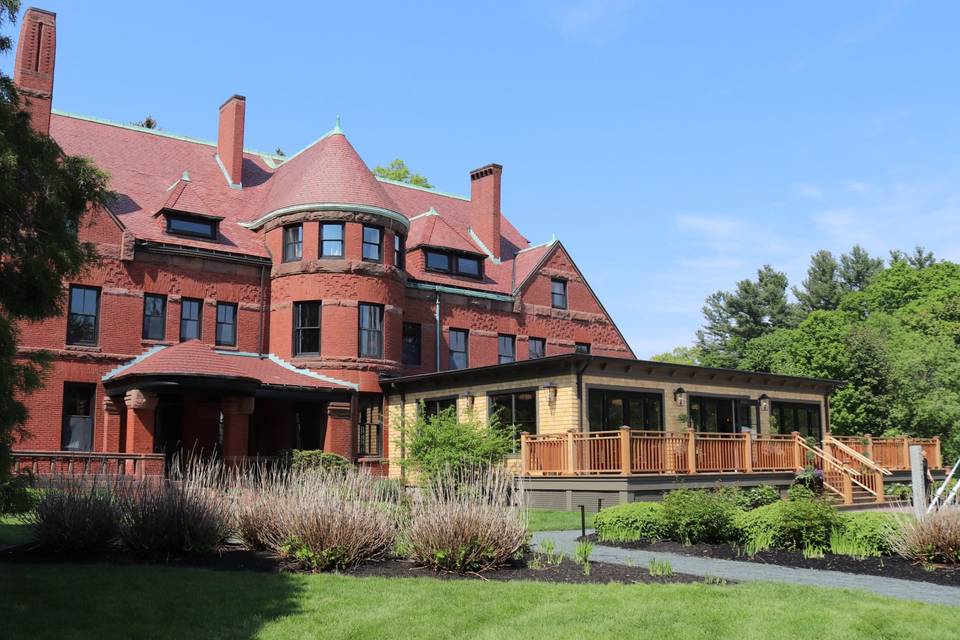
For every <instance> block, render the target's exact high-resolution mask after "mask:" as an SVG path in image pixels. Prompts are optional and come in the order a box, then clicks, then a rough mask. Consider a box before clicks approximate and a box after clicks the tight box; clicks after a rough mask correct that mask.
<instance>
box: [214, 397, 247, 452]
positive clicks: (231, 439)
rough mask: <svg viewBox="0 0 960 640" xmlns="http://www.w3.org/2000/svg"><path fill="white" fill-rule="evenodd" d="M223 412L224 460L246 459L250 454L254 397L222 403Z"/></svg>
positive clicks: (232, 398) (226, 399)
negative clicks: (251, 416)
mask: <svg viewBox="0 0 960 640" xmlns="http://www.w3.org/2000/svg"><path fill="white" fill-rule="evenodd" d="M221 410H222V411H223V459H224V460H225V461H226V460H230V459H232V458H242V457H245V456H246V455H247V454H248V452H249V450H250V449H249V446H250V445H249V437H250V414H252V413H253V396H233V397H229V398H224V399H223V400H222V402H221Z"/></svg>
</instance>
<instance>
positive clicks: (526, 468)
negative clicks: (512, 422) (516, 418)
mask: <svg viewBox="0 0 960 640" xmlns="http://www.w3.org/2000/svg"><path fill="white" fill-rule="evenodd" d="M529 456H530V434H529V433H527V432H526V431H521V432H520V475H521V476H527V475H528V474H529V473H530V458H529Z"/></svg>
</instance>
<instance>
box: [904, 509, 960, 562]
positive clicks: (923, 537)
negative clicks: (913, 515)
mask: <svg viewBox="0 0 960 640" xmlns="http://www.w3.org/2000/svg"><path fill="white" fill-rule="evenodd" d="M891 546H892V547H893V550H894V551H895V552H896V553H898V554H899V555H901V556H903V557H904V558H907V559H908V560H914V561H916V562H923V563H924V564H933V563H938V564H939V563H949V564H957V563H960V507H946V508H943V509H940V510H939V511H936V512H934V513H931V514H929V515H927V516H925V517H924V518H922V519H920V520H911V521H909V522H907V523H905V524H904V525H903V526H902V527H901V528H900V529H899V531H897V532H896V533H894V534H893V536H892V538H891Z"/></svg>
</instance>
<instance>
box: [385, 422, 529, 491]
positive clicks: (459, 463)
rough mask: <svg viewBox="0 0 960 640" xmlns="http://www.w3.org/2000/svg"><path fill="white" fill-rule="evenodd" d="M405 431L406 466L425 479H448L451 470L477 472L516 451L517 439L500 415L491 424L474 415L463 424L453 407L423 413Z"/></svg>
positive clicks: (404, 461) (404, 462)
mask: <svg viewBox="0 0 960 640" xmlns="http://www.w3.org/2000/svg"><path fill="white" fill-rule="evenodd" d="M403 431H404V436H405V439H406V447H407V457H406V458H404V460H403V462H402V463H401V464H403V465H404V466H406V467H408V468H412V469H414V470H416V471H417V472H419V473H420V474H421V475H422V476H423V477H424V478H425V479H427V480H430V479H431V478H435V477H440V476H444V474H445V473H446V471H447V470H448V469H454V470H458V469H473V468H476V467H479V466H487V465H492V464H496V463H498V462H500V461H502V460H503V459H504V457H505V456H506V455H507V454H508V453H510V452H511V451H512V450H513V448H514V445H513V437H512V435H511V434H510V433H508V432H507V431H506V430H505V429H503V428H501V425H500V422H499V419H498V418H497V415H496V414H493V415H492V416H490V420H489V422H484V421H483V420H480V419H478V418H477V417H476V416H475V415H473V414H470V415H469V416H468V417H467V419H466V420H464V421H460V420H459V419H458V417H457V412H456V409H455V408H453V407H451V408H449V409H445V410H443V411H441V412H440V413H439V414H437V415H433V416H427V415H425V412H424V411H422V408H421V411H420V415H419V416H418V417H417V420H416V422H414V423H413V425H412V426H410V427H407V428H406V429H404V430H403Z"/></svg>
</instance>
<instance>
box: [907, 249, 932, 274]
mask: <svg viewBox="0 0 960 640" xmlns="http://www.w3.org/2000/svg"><path fill="white" fill-rule="evenodd" d="M907 262H908V263H910V266H911V267H913V268H915V269H926V268H927V267H929V266H932V265H934V264H936V262H937V260H936V258H934V257H933V252H932V251H927V250H926V249H924V248H923V247H921V246H919V245H918V246H916V247H914V249H913V253H912V254H910V255H909V256H907Z"/></svg>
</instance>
